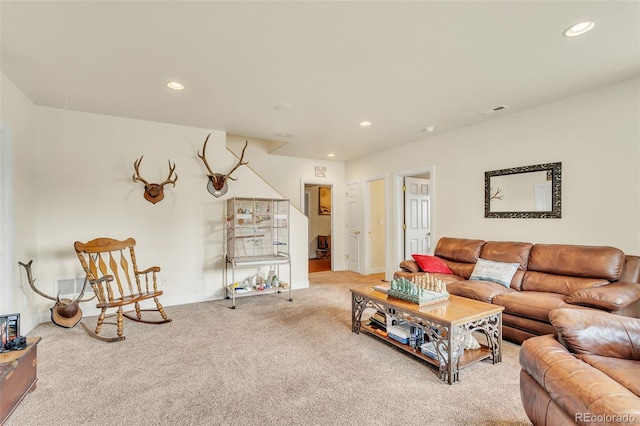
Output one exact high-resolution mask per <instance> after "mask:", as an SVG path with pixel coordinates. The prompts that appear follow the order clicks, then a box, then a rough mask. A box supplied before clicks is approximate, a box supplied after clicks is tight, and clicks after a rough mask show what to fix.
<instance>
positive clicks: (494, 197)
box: [484, 163, 562, 218]
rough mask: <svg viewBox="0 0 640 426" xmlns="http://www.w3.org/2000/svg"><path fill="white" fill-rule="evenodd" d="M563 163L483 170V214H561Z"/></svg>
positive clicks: (543, 215) (501, 215) (513, 215)
mask: <svg viewBox="0 0 640 426" xmlns="http://www.w3.org/2000/svg"><path fill="white" fill-rule="evenodd" d="M561 172H562V163H547V164H537V165H533V166H523V167H513V168H510V169H503V170H493V171H490V172H485V182H484V185H485V204H484V211H485V215H484V216H485V217H488V218H559V217H561V198H560V192H561V191H560V189H561V181H562V178H561Z"/></svg>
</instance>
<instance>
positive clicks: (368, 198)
mask: <svg viewBox="0 0 640 426" xmlns="http://www.w3.org/2000/svg"><path fill="white" fill-rule="evenodd" d="M386 192H387V182H386V180H385V179H384V178H383V177H381V178H374V179H371V180H368V181H365V182H364V194H363V198H364V199H363V203H362V205H363V206H364V207H365V208H364V211H365V214H364V230H365V232H364V250H363V254H364V256H363V259H362V260H363V268H362V273H363V274H365V275H370V274H378V273H382V272H384V271H385V265H386V259H387V246H388V244H387V205H388V203H387V201H386V200H387V198H386Z"/></svg>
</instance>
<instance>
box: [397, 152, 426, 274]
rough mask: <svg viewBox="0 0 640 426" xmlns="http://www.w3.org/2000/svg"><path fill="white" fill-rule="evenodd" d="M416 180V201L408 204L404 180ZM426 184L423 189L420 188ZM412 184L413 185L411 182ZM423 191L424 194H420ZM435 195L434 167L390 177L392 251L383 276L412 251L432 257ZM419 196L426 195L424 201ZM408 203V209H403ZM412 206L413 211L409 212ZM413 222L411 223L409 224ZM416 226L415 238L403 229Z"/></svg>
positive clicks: (398, 173)
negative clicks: (391, 183) (424, 182)
mask: <svg viewBox="0 0 640 426" xmlns="http://www.w3.org/2000/svg"><path fill="white" fill-rule="evenodd" d="M414 178H415V179H417V186H416V188H417V192H418V193H417V194H416V195H417V198H416V199H414V201H413V202H410V200H411V197H410V196H407V194H406V188H407V185H406V182H405V180H409V181H411V180H413V179H414ZM423 181H426V183H427V188H426V189H424V187H423V186H422V185H421V182H423ZM413 183H416V181H414V182H413ZM423 192H426V194H421V193H423ZM435 194H436V179H435V166H433V165H432V166H426V167H422V168H417V169H410V170H404V171H399V172H396V173H394V175H393V204H392V205H393V208H394V212H393V216H394V217H393V228H392V229H393V230H394V231H392V239H393V242H394V244H393V250H394V252H393V253H392V257H391V262H387V267H388V269H387V275H388V276H392V275H393V272H394V271H395V270H396V269H397V268H396V267H397V265H398V264H399V263H400V262H401V261H403V260H405V259H408V258H411V255H412V254H413V253H412V251H413V250H415V252H421V253H424V254H433V250H434V248H435V241H436V238H435V235H436V232H435V223H436V222H435V221H436V216H435ZM423 195H428V196H427V197H426V198H425V197H423ZM405 204H408V205H409V207H407V206H405ZM412 205H413V206H414V207H415V209H413V207H411V206H412ZM412 222H413V223H412ZM412 225H416V226H417V232H418V233H417V235H416V236H414V235H412V234H411V233H409V235H408V233H407V228H408V227H410V226H412Z"/></svg>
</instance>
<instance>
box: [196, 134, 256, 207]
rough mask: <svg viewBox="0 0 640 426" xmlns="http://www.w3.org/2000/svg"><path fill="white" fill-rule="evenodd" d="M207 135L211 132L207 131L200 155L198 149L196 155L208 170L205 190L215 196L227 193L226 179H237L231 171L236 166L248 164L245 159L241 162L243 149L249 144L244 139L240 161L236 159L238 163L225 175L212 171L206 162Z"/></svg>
mask: <svg viewBox="0 0 640 426" xmlns="http://www.w3.org/2000/svg"><path fill="white" fill-rule="evenodd" d="M209 136H211V133H209V134H208V135H207V138H206V139H205V140H204V146H203V147H202V155H200V151H198V157H200V159H201V160H202V162H203V163H204V165H205V166H206V168H207V171H208V172H209V174H207V177H208V178H209V182H208V183H207V190H208V191H209V192H210V193H211V195H213V196H215V197H220V196H221V195H224V194H226V193H227V189H228V186H227V179H231V180H237V179H238V178H232V177H231V173H233V172H235V171H236V169H237V168H238V167H240V166H244V165H246V164H249V162H248V161H245V162H244V163H243V162H242V159H243V158H244V151H245V149H247V145H248V144H249V141H246V142H245V144H244V148H242V154H241V155H240V161H238V164H236V165H235V166H234V167H233V169H231V170H229V172H228V173H227V174H226V175H223V174H222V173H214V172H213V170H211V167H209V163H207V158H206V157H205V155H206V150H207V142H209Z"/></svg>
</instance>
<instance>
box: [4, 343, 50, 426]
mask: <svg viewBox="0 0 640 426" xmlns="http://www.w3.org/2000/svg"><path fill="white" fill-rule="evenodd" d="M40 340H41V338H40V337H29V338H28V339H27V347H26V348H24V349H23V350H21V351H11V352H4V353H0V425H2V424H4V422H5V421H6V420H7V419H8V418H9V416H10V415H11V413H12V412H13V410H15V408H16V407H17V406H18V404H19V403H20V401H22V399H23V398H24V397H25V395H26V394H27V393H29V392H32V391H33V390H34V389H35V388H36V382H37V381H38V377H37V374H36V371H37V366H38V342H40Z"/></svg>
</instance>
